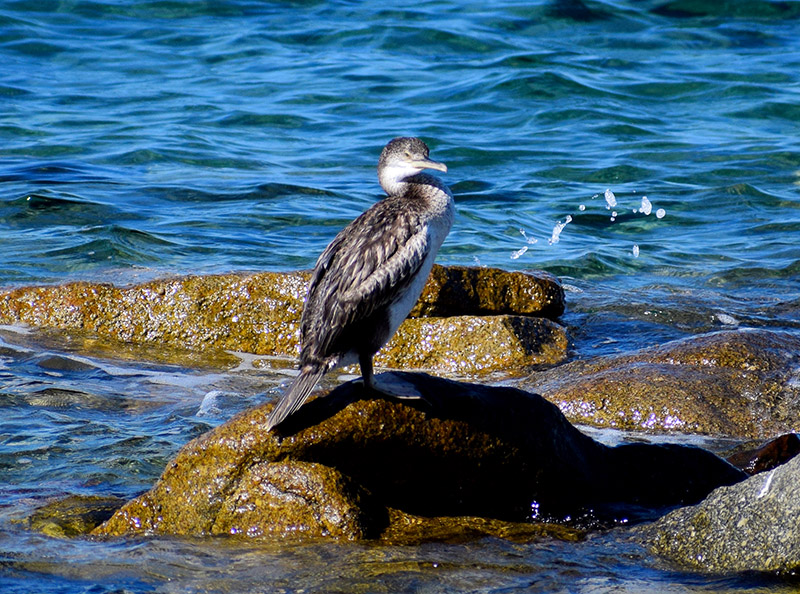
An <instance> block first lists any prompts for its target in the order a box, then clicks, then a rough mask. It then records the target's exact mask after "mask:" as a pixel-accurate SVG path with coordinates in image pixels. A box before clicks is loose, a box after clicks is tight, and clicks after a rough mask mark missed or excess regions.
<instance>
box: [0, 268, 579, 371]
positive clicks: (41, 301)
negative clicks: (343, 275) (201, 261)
mask: <svg viewBox="0 0 800 594" xmlns="http://www.w3.org/2000/svg"><path fill="white" fill-rule="evenodd" d="M308 280H309V273H307V272H297V273H274V272H265V273H260V274H249V275H245V274H228V275H219V276H203V277H184V278H177V279H168V280H156V281H152V282H149V283H146V284H142V285H136V286H133V287H127V288H119V287H115V286H112V285H108V284H92V283H86V282H77V283H70V284H66V285H60V286H44V287H28V288H20V289H14V290H12V291H8V292H6V293H5V294H2V295H0V323H3V324H13V323H24V324H29V325H31V326H34V327H38V328H59V329H69V330H81V331H84V332H89V333H92V334H93V335H96V336H99V337H101V338H112V339H114V340H117V341H120V342H121V343H143V344H157V345H159V346H160V347H164V348H169V347H177V348H181V349H202V350H205V351H210V350H214V349H215V350H217V351H220V350H231V351H240V352H247V353H254V354H260V355H277V356H281V355H283V356H292V357H293V356H297V355H298V354H299V322H300V316H301V313H302V309H303V300H304V298H305V294H306V286H307V283H308ZM563 308H564V295H563V290H562V288H561V286H560V285H559V283H558V281H557V280H556V279H555V278H553V277H552V276H550V275H547V274H545V273H537V274H526V273H521V272H505V271H501V270H496V269H490V268H486V269H484V268H467V267H450V268H445V267H441V266H436V267H434V271H433V273H432V274H431V278H430V280H429V283H428V285H427V286H426V288H425V290H424V293H423V297H422V299H421V300H420V302H419V304H418V305H417V307H416V308H415V310H414V312H415V313H412V318H413V316H414V315H417V316H424V317H420V318H419V319H418V320H416V321H415V320H414V319H410V320H407V321H406V323H405V324H404V325H403V326H401V330H400V332H398V335H396V336H395V337H394V338H393V340H392V341H390V343H389V344H388V345H386V347H385V348H384V349H383V350H382V351H381V354H380V356H379V357H378V358H377V359H376V362H377V364H378V365H382V366H386V367H395V368H397V367H406V366H413V367H417V368H427V369H432V370H437V371H440V372H451V373H466V374H481V373H488V372H492V371H498V370H506V371H510V372H512V373H513V372H514V371H517V373H518V372H519V370H520V369H521V368H522V367H524V366H527V365H538V364H542V363H547V364H554V363H558V362H560V361H562V360H563V359H564V358H565V357H566V349H567V338H566V333H565V331H564V329H563V328H562V327H561V326H559V325H558V324H556V323H555V322H552V321H549V320H547V319H546V318H539V317H525V318H522V319H519V318H520V316H550V317H556V316H558V315H559V314H560V313H561V312H562V311H563Z"/></svg>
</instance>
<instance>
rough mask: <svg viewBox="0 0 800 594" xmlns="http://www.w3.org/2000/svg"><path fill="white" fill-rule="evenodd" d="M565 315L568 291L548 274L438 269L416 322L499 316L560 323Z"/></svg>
mask: <svg viewBox="0 0 800 594" xmlns="http://www.w3.org/2000/svg"><path fill="white" fill-rule="evenodd" d="M563 313H564V289H563V288H562V287H561V283H559V282H558V279H556V277H554V276H553V275H551V274H549V273H547V272H544V271H541V270H539V271H534V272H510V271H507V270H501V269H499V268H476V267H472V266H438V265H437V266H434V267H433V270H432V271H431V275H430V277H429V278H428V283H427V284H426V285H425V289H424V290H423V292H422V295H421V296H420V299H419V302H418V303H417V305H416V306H415V307H414V309H413V310H411V314H410V316H411V317H412V318H418V317H448V316H458V315H471V316H492V315H498V314H511V315H525V316H537V317H541V318H549V319H551V320H555V319H557V318H558V317H559V316H560V315H561V314H563Z"/></svg>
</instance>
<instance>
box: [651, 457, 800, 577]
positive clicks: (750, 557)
mask: <svg viewBox="0 0 800 594" xmlns="http://www.w3.org/2000/svg"><path fill="white" fill-rule="evenodd" d="M640 535H641V536H642V538H643V539H644V541H645V542H646V543H647V544H648V545H649V547H650V549H651V550H652V551H653V552H654V553H656V554H658V555H662V556H664V557H667V558H669V559H672V560H674V561H677V562H679V563H681V564H684V565H688V566H690V567H693V568H697V569H703V570H706V571H713V572H723V573H730V572H734V571H768V572H780V573H792V574H796V573H797V571H798V570H800V457H795V458H793V459H792V460H790V461H789V462H787V463H786V464H784V465H782V466H779V467H777V468H775V469H773V470H770V471H768V472H764V473H760V474H756V475H755V476H752V477H750V478H749V479H747V480H746V481H744V482H741V483H739V484H736V485H733V486H729V487H721V488H719V489H717V490H715V491H714V492H713V493H711V495H709V496H708V498H707V499H705V500H704V501H703V502H702V503H700V504H698V505H695V506H691V507H686V508H681V509H678V510H675V511H673V512H671V513H669V514H667V515H666V516H664V517H663V518H661V519H660V520H659V521H657V522H656V523H654V524H652V525H650V526H647V527H645V528H643V529H640Z"/></svg>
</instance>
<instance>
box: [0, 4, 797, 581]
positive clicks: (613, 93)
mask: <svg viewBox="0 0 800 594" xmlns="http://www.w3.org/2000/svg"><path fill="white" fill-rule="evenodd" d="M798 31H800V3H797V2H766V1H760V0H750V1H748V0H742V1H738V2H716V1H714V2H712V1H707V2H691V1H688V0H687V1H680V0H672V1H669V0H666V1H648V2H624V1H610V0H609V1H605V2H580V1H579V0H564V1H560V2H559V1H551V2H496V3H485V2H475V1H472V0H466V1H465V2H446V1H442V2H422V3H413V4H408V5H399V6H394V5H390V4H388V3H381V2H373V1H369V0H368V1H365V2H335V3H326V2H313V1H308V2H261V1H256V0H228V1H220V2H203V1H198V0H171V1H166V0H151V1H138V2H137V1H133V0H127V1H125V0H108V1H94V2H90V1H80V0H63V1H56V0H43V1H37V2H30V1H22V0H18V1H5V2H3V3H2V4H0V181H2V185H0V189H1V190H0V254H2V255H0V286H6V287H8V286H15V285H21V284H33V283H54V282H63V281H67V280H74V279H91V280H103V281H108V282H114V283H117V284H127V283H133V282H138V281H141V280H146V279H150V278H153V277H159V276H165V275H175V274H188V273H203V274H205V273H215V272H227V271H245V270H246V271H254V270H288V269H296V268H305V267H310V266H311V265H313V263H314V261H315V259H316V256H317V254H318V253H319V252H320V251H321V250H322V249H323V248H324V246H325V245H326V244H327V242H328V241H329V240H330V239H331V238H332V237H333V235H334V234H335V233H336V231H337V230H338V229H339V228H341V227H342V226H343V225H344V224H346V223H347V222H348V221H349V220H350V219H352V218H353V217H355V216H356V215H357V214H358V213H360V212H361V211H363V210H364V209H365V208H367V207H368V206H369V205H370V204H371V203H372V202H374V201H375V200H376V199H377V198H378V197H379V196H380V188H379V187H378V185H377V180H376V178H375V164H376V162H377V156H378V154H379V152H380V149H381V147H382V146H383V144H385V142H386V141H388V140H389V139H390V138H392V137H394V136H397V135H418V136H421V137H423V138H424V139H425V140H426V141H427V142H428V143H429V145H430V146H431V148H432V156H433V157H434V158H436V159H438V160H441V161H444V162H446V163H447V165H448V166H449V168H450V170H449V172H448V173H447V174H446V175H445V176H444V177H445V179H446V181H447V182H448V183H449V184H450V185H451V187H452V189H453V192H454V194H455V197H456V203H457V213H458V214H457V220H456V223H455V225H454V228H453V231H452V232H451V234H450V236H449V238H448V239H447V241H446V242H445V244H444V246H443V248H442V251H441V253H440V257H439V261H440V262H441V263H449V264H470V265H472V264H476V265H491V266H501V267H504V268H509V269H520V270H524V269H530V268H544V269H546V270H550V271H551V272H553V273H555V274H558V275H559V276H560V277H561V278H562V279H563V281H564V282H565V284H566V285H567V289H568V294H567V299H568V308H569V311H568V313H567V315H566V316H565V318H564V321H565V323H567V324H568V325H569V327H570V331H571V334H572V336H573V339H574V343H575V353H576V356H586V355H592V354H603V353H608V352H616V351H622V350H627V349H631V348H639V347H642V346H647V345H649V344H654V343H657V342H662V341H664V340H668V339H671V338H677V337H680V336H685V335H687V334H691V333H696V332H703V331H708V330H712V329H715V328H723V327H741V326H768V327H773V328H780V329H786V330H789V331H793V332H796V331H798V329H799V328H800V324H799V323H798V318H800V315H799V314H800V291H799V290H798V282H797V281H798V274H800V144H799V141H798V138H800V42H799V41H798ZM607 190H610V192H611V193H613V195H614V198H615V200H616V206H614V207H609V202H608V201H607V200H606V196H609V198H610V196H611V194H608V193H607ZM645 196H646V197H647V200H648V201H649V203H650V204H651V205H652V209H651V210H650V211H649V214H646V212H647V211H648V209H647V208H646V206H647V203H646V202H645V203H643V197H645ZM659 209H663V212H662V213H661V214H663V216H661V217H660V218H659V216H658V215H657V212H658V211H659ZM615 213H616V214H615ZM567 217H571V220H570V222H568V223H566V225H565V226H564V227H563V229H562V230H561V232H560V234H559V235H558V237H557V239H558V241H557V242H556V241H553V240H554V239H556V238H555V237H554V228H556V225H557V224H559V223H561V224H564V223H565V221H567ZM526 248H527V249H526ZM4 340H6V341H7V342H8V344H7V345H6V346H0V390H2V395H0V419H2V428H1V429H0V477H2V478H0V493H2V496H1V497H0V589H2V590H3V591H4V592H5V591H9V592H34V591H36V592H84V591H86V592H106V591H108V592H111V591H135V592H140V591H153V590H154V591H166V592H171V591H176V592H177V591H181V592H183V591H221V592H222V591H224V592H228V591H238V590H240V589H242V590H249V591H271V590H272V587H271V585H270V584H272V582H271V581H270V580H274V585H275V590H277V591H295V590H298V591H299V590H305V591H347V590H352V589H356V588H357V587H359V586H360V585H363V584H370V583H373V582H370V581H369V579H373V580H374V584H375V586H374V590H372V591H431V592H436V591H448V592H511V591H532V592H536V591H543V592H545V591H547V592H551V591H581V592H600V591H609V590H614V591H625V592H628V591H643V590H644V591H665V590H667V591H670V592H685V591H692V592H695V591H703V592H708V591H718V590H719V591H733V590H737V589H757V590H758V591H762V589H763V591H770V592H773V591H779V590H780V589H782V588H783V587H784V586H783V585H782V584H781V583H775V582H770V581H764V580H759V579H755V580H753V579H751V578H746V579H745V578H724V579H716V578H710V577H703V576H697V575H691V574H685V573H681V572H680V571H676V570H674V569H671V568H668V567H662V566H660V565H658V564H657V563H656V562H655V561H653V560H650V559H649V558H647V557H646V556H643V555H641V553H640V552H637V551H635V550H631V549H628V548H625V547H624V546H623V545H621V544H620V543H619V542H617V541H616V540H614V538H613V537H608V536H607V535H602V536H599V537H597V538H594V539H590V541H587V542H586V543H579V544H578V545H576V544H574V543H558V542H545V543H537V544H535V545H524V546H523V545H514V544H510V543H505V542H500V541H494V540H491V539H488V540H484V541H478V542H474V543H468V544H457V545H449V544H438V545H434V544H431V545H425V546H422V547H408V548H398V549H390V550H386V549H380V550H377V551H376V550H373V549H372V548H370V547H369V546H366V547H362V546H356V545H346V546H342V547H339V546H333V545H319V546H313V547H308V548H304V547H299V548H296V549H295V548H291V547H288V546H287V548H286V549H281V548H264V549H258V548H244V547H240V548H237V547H236V546H233V545H231V544H229V543H216V542H213V543H207V542H204V543H195V542H186V541H177V542H176V541H170V540H167V541H155V542H153V541H136V542H121V543H120V542H117V543H91V542H84V541H78V542H70V543H63V542H60V541H56V540H52V539H46V538H44V537H39V536H34V535H31V534H30V533H28V532H26V531H25V530H23V529H22V528H20V527H19V525H17V524H15V523H14V522H13V520H14V519H18V518H19V517H21V516H23V515H24V513H25V512H26V510H29V509H31V508H32V507H35V505H36V504H39V503H41V502H42V501H45V500H47V498H48V497H57V496H60V495H63V494H65V493H84V494H107V493H110V494H116V495H122V496H130V495H132V494H135V493H137V492H140V491H141V490H142V489H144V488H146V487H147V486H148V485H149V484H151V483H152V482H153V480H155V478H156V477H157V475H158V473H159V471H160V469H161V468H163V465H164V464H165V462H166V460H167V459H169V457H170V456H171V455H172V454H173V453H174V452H175V450H176V449H177V448H178V447H180V445H181V444H183V443H185V442H186V440H188V439H190V438H191V437H193V436H194V435H197V434H198V433H199V432H201V431H203V430H205V429H206V428H207V427H208V426H210V425H213V424H215V423H217V422H220V421H222V420H223V419H224V418H227V417H228V416H230V414H232V412H234V411H235V410H238V409H240V408H243V407H245V406H247V405H250V404H253V403H255V402H258V401H261V400H263V398H264V397H265V395H264V394H263V390H264V385H263V382H261V383H260V380H259V379H258V378H251V377H249V376H236V375H233V374H225V373H216V372H210V371H187V370H180V369H172V368H161V367H157V366H147V365H134V364H122V363H119V362H108V361H100V360H95V359H86V358H78V359H76V358H75V356H74V355H70V354H69V353H68V350H69V348H68V347H67V346H64V345H56V346H53V347H52V348H50V349H43V347H41V346H31V345H27V346H26V345H25V344H24V343H25V340H24V339H23V338H20V337H19V336H17V335H9V336H6V337H5V338H4ZM20 343H22V346H20ZM59 357H63V361H61V359H59ZM53 361H55V362H56V363H53ZM59 361H61V363H59ZM75 361H78V363H75ZM54 365H55V367H54ZM70 391H72V392H70ZM209 394H212V395H213V394H222V395H223V396H224V397H223V398H222V402H223V405H222V406H221V408H219V409H217V408H214V407H212V409H213V410H214V411H216V412H213V411H212V412H213V414H210V415H209V414H205V413H204V414H199V413H201V412H204V411H205V410H206V409H203V408H202V407H201V405H200V403H201V402H206V400H204V398H207V397H208V395H209ZM225 395H227V396H225ZM212 400H213V398H212ZM598 539H599V540H598ZM604 539H605V540H604ZM619 547H622V550H619ZM374 556H378V557H380V558H381V559H382V560H383V561H385V562H386V564H387V566H386V567H388V569H387V568H385V567H384V566H383V565H381V567H382V568H383V569H382V570H381V571H382V573H381V572H378V573H380V576H379V577H376V575H375V574H371V573H370V571H369V567H372V565H371V564H374V563H375V561H374V559H373V557H374ZM298 564H300V565H301V566H302V567H300V566H298ZM436 564H439V565H438V566H437V567H438V568H439V569H438V570H437V569H436V568H434V567H433V566H434V565H436ZM442 568H444V569H442ZM357 569H358V571H357ZM326 571H328V572H331V571H333V574H332V575H337V576H339V577H331V575H328V574H326ZM376 571H377V570H376ZM360 572H361V573H360ZM370 576H371V577H370ZM237 583H238V584H239V586H237ZM653 584H655V585H653ZM240 586H241V587H240ZM648 589H649V590H648Z"/></svg>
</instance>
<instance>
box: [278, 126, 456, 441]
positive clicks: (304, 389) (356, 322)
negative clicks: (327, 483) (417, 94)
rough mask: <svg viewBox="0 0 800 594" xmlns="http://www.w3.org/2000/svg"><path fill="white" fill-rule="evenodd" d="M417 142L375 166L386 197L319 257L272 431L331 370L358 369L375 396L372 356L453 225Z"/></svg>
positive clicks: (449, 199) (395, 149)
mask: <svg viewBox="0 0 800 594" xmlns="http://www.w3.org/2000/svg"><path fill="white" fill-rule="evenodd" d="M428 155H429V150H428V147H427V145H426V144H425V143H424V142H422V141H421V140H420V139H419V138H405V137H401V138H395V139H393V140H391V141H390V142H389V144H387V145H386V146H385V147H384V149H383V152H382V153H381V156H380V159H379V161H378V180H379V181H380V184H381V187H383V189H384V190H385V191H386V194H387V196H386V197H385V198H383V199H382V200H380V201H379V202H377V203H376V204H374V205H373V206H372V207H371V208H370V209H369V210H367V211H366V212H364V213H363V214H362V215H361V216H359V217H358V218H357V219H355V220H354V221H353V222H352V223H350V224H349V225H348V226H347V227H345V228H344V229H342V231H340V232H339V234H338V235H337V236H336V237H335V238H334V239H333V241H331V243H330V244H329V245H328V247H327V248H325V251H324V252H322V255H320V257H319V259H318V260H317V263H316V265H315V266H314V271H313V273H312V275H311V284H310V285H309V288H308V296H307V298H306V303H305V307H304V309H303V315H302V318H301V321H300V337H301V338H300V342H301V352H300V374H299V375H298V376H297V378H295V380H294V382H293V383H292V385H291V386H290V387H289V390H288V391H287V392H286V393H285V394H284V395H283V396H282V397H281V399H280V400H279V401H278V403H277V405H275V407H274V408H273V409H272V412H271V413H270V415H269V418H268V419H267V425H268V428H272V427H275V426H276V425H278V424H280V423H281V422H283V421H284V420H285V419H286V418H287V417H288V416H289V415H291V414H292V413H294V412H295V411H296V410H297V409H298V408H300V406H302V404H303V403H304V402H305V400H306V399H307V398H308V395H309V394H310V393H311V390H313V389H314V386H315V385H316V384H317V382H318V381H319V380H320V378H321V377H322V375H323V374H324V373H325V372H327V371H330V370H331V369H333V368H335V367H338V366H342V365H350V364H352V363H355V362H356V361H357V362H358V363H359V365H360V366H361V375H362V377H363V379H364V385H365V386H366V387H367V388H369V389H372V390H376V389H377V388H376V387H375V383H374V378H373V374H372V356H373V355H374V354H375V353H376V352H378V350H379V349H380V348H381V347H382V346H383V345H384V344H385V343H386V341H388V340H389V339H390V338H391V337H392V335H393V334H394V333H395V331H396V330H397V328H398V327H399V326H400V324H401V323H402V322H403V320H405V318H406V316H408V313H409V312H410V311H411V308H412V307H414V304H415V303H416V302H417V299H419V296H420V293H422V288H423V287H424V286H425V282H426V280H427V278H428V275H429V274H430V271H431V268H432V267H433V261H434V259H435V258H436V252H437V251H438V250H439V247H440V246H441V245H442V242H443V241H444V238H445V237H446V236H447V234H448V232H449V231H450V227H451V225H452V224H453V219H454V218H455V206H454V203H453V195H452V194H451V192H450V190H449V189H448V187H447V186H446V185H445V184H444V182H442V181H441V180H440V179H439V178H437V177H435V176H433V175H430V174H427V173H423V172H422V171H423V170H424V169H436V170H438V171H443V172H446V171H447V166H446V165H444V163H439V162H437V161H432V160H431V159H429V158H428Z"/></svg>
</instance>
